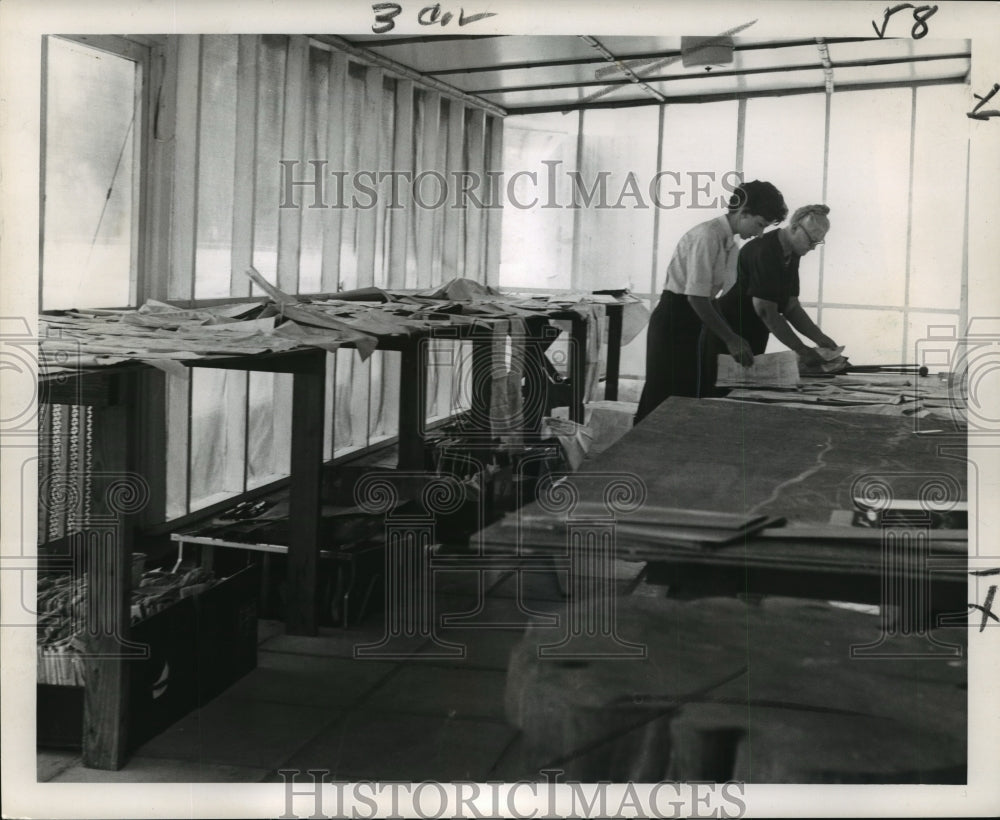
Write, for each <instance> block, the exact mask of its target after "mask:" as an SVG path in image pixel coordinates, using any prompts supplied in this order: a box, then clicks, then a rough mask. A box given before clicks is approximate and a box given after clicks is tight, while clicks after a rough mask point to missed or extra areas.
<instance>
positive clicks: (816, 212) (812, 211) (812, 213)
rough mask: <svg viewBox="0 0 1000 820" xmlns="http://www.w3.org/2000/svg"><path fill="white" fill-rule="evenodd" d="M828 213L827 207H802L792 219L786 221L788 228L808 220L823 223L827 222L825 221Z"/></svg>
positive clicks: (828, 207)
mask: <svg viewBox="0 0 1000 820" xmlns="http://www.w3.org/2000/svg"><path fill="white" fill-rule="evenodd" d="M829 213H830V206H829V205H803V206H802V207H801V208H798V209H797V210H796V211H795V213H793V214H792V218H791V219H789V220H788V227H789V228H791V227H793V226H795V225H798V224H799V223H800V222H802V221H804V220H806V219H810V218H811V219H814V220H815V219H817V218H820V219H823V220H825V221H829V220H828V219H827V214H829Z"/></svg>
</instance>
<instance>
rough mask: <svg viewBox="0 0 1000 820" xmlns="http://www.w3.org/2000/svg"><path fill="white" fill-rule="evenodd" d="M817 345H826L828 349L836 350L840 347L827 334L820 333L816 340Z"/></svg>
mask: <svg viewBox="0 0 1000 820" xmlns="http://www.w3.org/2000/svg"><path fill="white" fill-rule="evenodd" d="M815 341H816V344H817V346H819V347H825V348H826V349H827V350H834V349H835V348H836V347H838V345H837V343H836V342H835V341H834V340H833V339H831V338H830V337H829V336H827V335H825V334H822V333H821V334H820V336H819V338H818V339H816V340H815Z"/></svg>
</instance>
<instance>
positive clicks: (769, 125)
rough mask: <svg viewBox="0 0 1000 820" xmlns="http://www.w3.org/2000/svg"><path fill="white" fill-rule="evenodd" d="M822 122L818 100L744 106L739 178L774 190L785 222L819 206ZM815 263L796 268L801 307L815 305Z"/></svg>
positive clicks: (807, 260)
mask: <svg viewBox="0 0 1000 820" xmlns="http://www.w3.org/2000/svg"><path fill="white" fill-rule="evenodd" d="M825 122H826V98H825V97H824V95H822V94H805V95H801V96H792V97H764V98H760V99H754V100H748V101H747V113H746V128H745V130H744V141H743V177H744V179H747V180H751V179H764V180H767V181H768V182H771V183H773V184H774V185H775V186H777V188H778V190H779V191H781V193H782V195H783V196H784V197H785V204H786V205H788V214H789V216H791V214H792V213H793V212H794V211H795V209H796V208H799V207H801V206H803V205H810V204H813V203H818V202H822V200H823V132H824V126H825ZM835 229H836V226H835ZM838 233H839V230H838ZM832 240H833V237H831V241H832ZM819 260H820V255H819V254H818V253H810V254H806V256H805V257H804V258H803V259H802V261H801V262H800V264H799V281H800V287H801V290H800V293H799V298H800V299H801V300H802V301H803V302H815V301H816V299H817V295H818V293H819Z"/></svg>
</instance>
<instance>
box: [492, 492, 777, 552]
mask: <svg viewBox="0 0 1000 820" xmlns="http://www.w3.org/2000/svg"><path fill="white" fill-rule="evenodd" d="M607 515H608V513H607V508H606V506H605V505H604V503H603V502H598V503H592V502H585V501H584V502H580V503H579V504H577V506H576V508H575V509H574V510H573V516H572V519H571V521H572V520H573V519H579V524H580V526H582V527H586V526H587V521H588V520H589V521H595V522H597V521H600V520H601V519H606V518H607ZM503 523H504V526H509V527H519V528H520V530H519V535H520V536H522V537H523V536H527V537H528V538H529V539H530V538H531V537H534V536H538V535H545V534H547V535H549V536H550V537H551V536H553V535H554V536H560V535H562V534H564V533H565V532H566V530H567V521H566V520H565V519H563V520H560V519H556V518H554V517H553V516H552V515H550V514H547V513H544V512H543V511H537V512H531V511H528V510H523V511H521V512H520V513H517V514H512V515H508V516H507V517H506V518H505V519H504V522H503ZM784 523H785V519H783V518H775V517H771V516H766V515H742V514H739V513H728V512H717V511H715V510H689V509H680V508H676V507H661V506H657V505H651V504H646V505H643V507H642V508H640V509H639V510H637V511H636V512H634V513H626V514H620V515H617V516H615V519H614V525H615V532H616V534H617V536H618V538H619V539H622V540H621V541H619V544H621V545H622V546H625V545H626V544H627V546H629V547H646V548H649V547H652V548H656V547H682V548H686V549H692V550H701V549H705V548H711V547H720V546H724V545H726V544H732V543H734V542H737V541H742V540H744V539H745V538H748V537H750V536H753V535H755V534H756V533H758V532H760V531H761V530H763V529H765V528H771V529H773V528H777V527H781V526H783V525H784Z"/></svg>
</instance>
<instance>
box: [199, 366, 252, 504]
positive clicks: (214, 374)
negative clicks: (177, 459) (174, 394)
mask: <svg viewBox="0 0 1000 820" xmlns="http://www.w3.org/2000/svg"><path fill="white" fill-rule="evenodd" d="M245 384H246V375H245V374H243V373H240V372H238V371H228V370H209V369H203V368H192V372H191V509H192V510H195V509H198V508H199V507H204V506H207V505H209V504H212V503H215V502H217V501H220V500H222V499H223V498H226V497H228V496H231V495H235V494H236V493H240V492H242V491H243V461H244V458H243V456H244V439H243V429H244V426H243V419H244V418H245V416H244V413H243V408H244V402H245V398H244V396H245Z"/></svg>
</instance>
